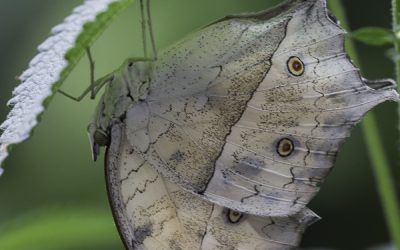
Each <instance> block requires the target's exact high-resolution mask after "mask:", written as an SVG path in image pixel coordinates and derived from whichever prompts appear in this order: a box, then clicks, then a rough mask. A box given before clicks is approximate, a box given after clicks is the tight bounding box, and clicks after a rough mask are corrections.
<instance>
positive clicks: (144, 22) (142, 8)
mask: <svg viewBox="0 0 400 250" xmlns="http://www.w3.org/2000/svg"><path fill="white" fill-rule="evenodd" d="M140 22H141V24H142V43H143V52H144V57H145V58H147V35H146V19H145V13H144V3H143V0H140Z"/></svg>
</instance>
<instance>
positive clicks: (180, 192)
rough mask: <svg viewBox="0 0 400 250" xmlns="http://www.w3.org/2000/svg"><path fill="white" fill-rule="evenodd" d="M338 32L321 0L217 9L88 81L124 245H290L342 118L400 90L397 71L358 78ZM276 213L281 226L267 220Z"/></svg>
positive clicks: (349, 119) (305, 217)
mask: <svg viewBox="0 0 400 250" xmlns="http://www.w3.org/2000/svg"><path fill="white" fill-rule="evenodd" d="M147 3H148V2H147ZM141 5H142V6H143V2H141ZM147 10H148V12H147V14H148V16H149V8H148V6H147ZM142 13H143V14H144V11H143V8H142ZM344 34H345V32H344V30H343V29H342V28H340V26H339V25H338V24H337V22H336V20H335V18H334V17H333V16H332V15H331V14H330V13H329V12H328V10H327V9H326V2H325V0H291V1H287V2H285V3H284V4H282V5H279V6H278V7H276V8H274V9H271V10H266V11H263V12H259V13H254V14H245V15H236V16H228V17H225V18H223V19H221V20H218V21H216V22H214V23H212V24H210V25H208V26H206V27H204V28H202V29H200V30H198V31H197V32H194V33H192V34H190V35H189V36H187V37H186V38H184V39H182V40H181V41H179V42H177V43H175V44H174V45H172V46H170V47H169V48H167V49H166V50H164V51H163V52H162V53H161V54H160V56H159V57H157V56H156V53H155V48H154V46H153V51H154V52H153V55H154V57H153V58H150V59H147V58H143V59H128V60H126V61H125V62H124V64H123V65H122V66H121V67H120V68H119V69H118V70H116V71H114V72H112V73H110V74H109V75H107V76H105V77H103V78H101V79H100V80H98V81H97V82H96V83H94V84H93V86H92V88H91V90H92V91H93V93H92V94H95V93H96V91H97V90H98V89H100V88H101V87H102V86H103V85H106V90H105V93H104V95H103V97H102V99H101V101H100V103H99V105H98V108H97V110H96V116H95V118H94V120H93V122H92V123H91V124H90V125H89V135H90V138H91V143H92V149H93V156H94V158H96V157H97V154H98V153H99V147H100V146H109V148H108V151H107V159H106V175H107V181H108V189H109V194H110V195H109V197H110V201H111V204H112V208H113V211H114V215H115V219H116V221H117V224H118V226H119V230H120V232H121V236H122V238H123V240H124V242H125V245H126V247H127V248H129V249H136V248H137V249H141V248H143V247H145V248H147V249H181V248H183V249H193V248H201V249H220V248H222V249H233V248H235V249H236V248H241V249H276V248H279V249H281V248H282V249H286V248H292V247H295V246H297V245H298V242H299V237H300V236H301V233H302V232H303V231H304V229H305V227H306V226H307V225H308V224H310V223H311V222H312V221H314V220H315V219H316V218H318V217H317V216H316V215H315V214H313V213H312V212H311V211H309V210H308V209H307V208H306V207H305V206H306V204H308V202H309V201H310V200H311V199H312V198H313V197H314V196H315V195H316V193H317V192H318V190H319V186H320V185H321V183H322V182H323V181H324V179H325V178H326V176H327V174H328V173H329V172H330V170H331V168H332V165H333V163H334V161H335V158H336V155H337V152H338V150H339V148H340V146H341V145H342V144H343V143H344V141H345V139H346V138H347V137H348V136H349V135H350V132H351V129H352V128H353V127H354V126H355V124H356V123H357V122H359V121H360V119H361V118H362V116H363V115H364V114H365V113H366V112H367V111H368V110H370V109H371V108H372V107H374V106H376V105H377V104H379V103H381V102H384V101H387V100H398V99H399V95H398V94H397V92H396V91H395V83H394V82H393V81H391V80H381V81H368V80H365V79H363V78H362V77H361V76H360V74H359V70H358V69H357V68H355V67H354V66H353V64H352V63H351V61H350V60H349V59H348V57H347V55H346V54H345V52H344ZM150 37H151V38H152V39H153V35H152V32H151V29H150ZM152 44H153V45H154V42H153V43H152ZM93 87H94V88H93ZM88 92H89V90H88ZM111 131H112V132H111ZM236 220H237V221H236ZM271 221H273V222H274V224H275V223H276V224H277V225H286V227H285V226H280V227H278V228H277V229H275V227H271V228H272V229H271V231H269V228H268V227H267V225H270V223H271ZM236 222H237V223H236ZM192 227H193V228H192ZM262 228H263V229H262ZM265 228H267V229H265ZM288 228H292V229H293V230H292V229H288ZM263 230H265V231H263ZM281 237H283V238H281ZM268 244H277V245H268Z"/></svg>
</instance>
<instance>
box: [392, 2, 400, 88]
mask: <svg viewBox="0 0 400 250" xmlns="http://www.w3.org/2000/svg"><path fill="white" fill-rule="evenodd" d="M392 18H393V20H392V29H393V33H394V34H395V36H396V40H395V42H394V49H395V51H396V54H399V53H400V29H399V28H400V0H392ZM395 65H396V66H395V67H396V78H397V79H396V80H397V82H398V83H399V82H400V62H399V60H396V61H395ZM397 89H398V90H400V87H399V86H398V87H397Z"/></svg>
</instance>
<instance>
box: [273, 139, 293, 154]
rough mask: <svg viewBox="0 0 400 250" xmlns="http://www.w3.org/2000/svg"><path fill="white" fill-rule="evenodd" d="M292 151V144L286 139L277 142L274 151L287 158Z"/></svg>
mask: <svg viewBox="0 0 400 250" xmlns="http://www.w3.org/2000/svg"><path fill="white" fill-rule="evenodd" d="M293 150H294V145H293V142H292V141H291V140H290V139H288V138H283V139H281V140H280V141H279V142H278V145H277V148H276V151H277V152H278V154H279V155H280V156H282V157H286V156H289V155H290V154H291V153H292V152H293Z"/></svg>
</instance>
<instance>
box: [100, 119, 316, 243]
mask: <svg viewBox="0 0 400 250" xmlns="http://www.w3.org/2000/svg"><path fill="white" fill-rule="evenodd" d="M124 130H125V125H124V124H115V125H114V126H113V127H112V131H111V135H112V141H111V144H110V146H109V148H108V150H107V159H106V172H107V181H108V189H109V195H110V201H111V205H112V209H113V213H114V217H115V219H116V222H117V224H118V228H119V230H120V234H121V238H122V239H123V241H124V243H125V246H126V248H127V249H205V250H206V249H207V250H212V249H294V248H295V247H296V246H298V245H299V243H300V239H301V235H302V234H303V232H304V230H305V228H306V227H307V226H308V225H310V224H311V223H313V222H314V221H316V220H318V216H316V215H315V214H314V213H313V212H311V211H310V210H308V209H304V210H302V211H300V212H299V213H298V214H296V215H293V216H286V217H276V218H272V217H260V216H254V215H249V214H241V213H237V212H234V211H232V210H230V209H227V208H223V207H220V206H218V205H214V204H212V203H210V202H208V201H206V200H204V199H201V198H200V197H198V196H195V195H193V194H191V193H190V192H187V191H184V190H183V189H181V188H180V187H178V186H177V185H176V184H174V183H172V182H169V181H168V180H166V179H164V178H163V177H162V176H161V175H160V174H158V173H157V172H156V171H155V170H154V169H153V168H152V167H151V166H150V165H149V164H148V163H147V162H145V161H143V159H141V158H140V157H139V156H138V155H137V154H136V153H135V152H134V150H133V148H132V146H131V145H130V143H129V142H128V140H127V138H126V136H125V131H124Z"/></svg>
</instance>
